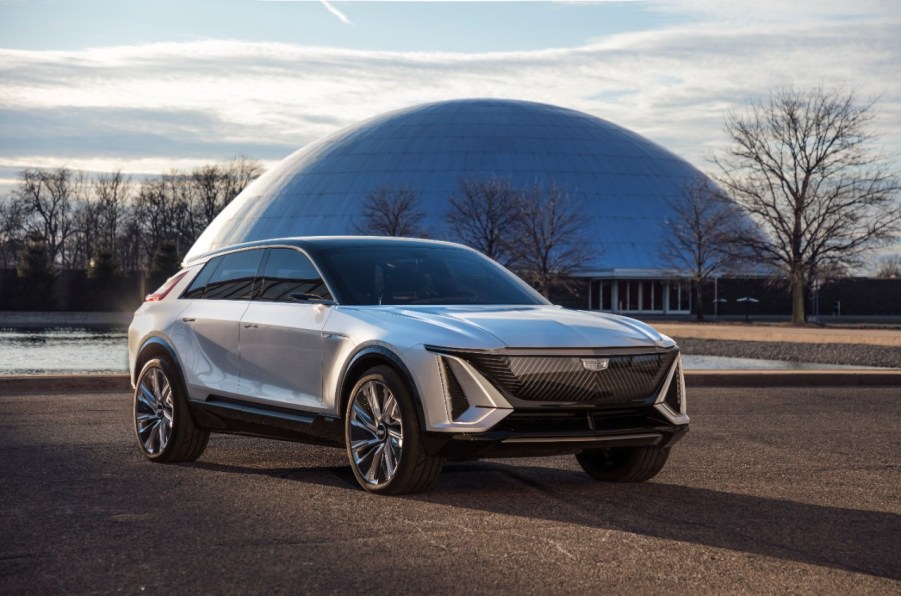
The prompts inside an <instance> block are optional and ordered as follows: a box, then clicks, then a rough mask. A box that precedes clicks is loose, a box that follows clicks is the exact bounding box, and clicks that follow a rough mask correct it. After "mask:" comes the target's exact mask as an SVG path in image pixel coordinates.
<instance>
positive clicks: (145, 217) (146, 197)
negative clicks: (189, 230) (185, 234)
mask: <svg viewBox="0 0 901 596" xmlns="http://www.w3.org/2000/svg"><path fill="white" fill-rule="evenodd" d="M181 207H182V206H181V205H179V204H178V203H177V202H176V201H175V199H174V198H173V196H172V194H171V192H169V188H168V187H167V180H166V178H165V177H160V178H155V179H150V180H145V181H144V182H143V183H142V184H141V186H140V188H139V189H138V194H137V196H136V197H135V205H134V213H135V218H136V220H137V222H139V225H140V228H139V229H140V233H141V240H142V245H143V249H144V250H143V252H144V259H143V260H144V265H145V266H149V263H150V260H151V259H152V258H153V255H155V254H156V253H157V251H158V250H159V249H160V247H161V246H162V244H163V243H164V242H172V243H175V242H176V240H177V238H178V235H179V234H178V229H179V221H180V219H181V218H182V216H183V210H182V208H181Z"/></svg>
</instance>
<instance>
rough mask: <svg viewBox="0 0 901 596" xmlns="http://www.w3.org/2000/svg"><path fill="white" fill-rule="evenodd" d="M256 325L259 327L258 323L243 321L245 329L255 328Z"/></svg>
mask: <svg viewBox="0 0 901 596" xmlns="http://www.w3.org/2000/svg"><path fill="white" fill-rule="evenodd" d="M257 327H259V325H257V324H256V323H244V328H245V329H256V328H257Z"/></svg>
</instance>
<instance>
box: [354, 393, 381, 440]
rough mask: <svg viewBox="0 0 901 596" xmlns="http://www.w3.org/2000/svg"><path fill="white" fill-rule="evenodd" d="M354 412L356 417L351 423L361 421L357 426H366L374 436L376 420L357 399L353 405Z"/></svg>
mask: <svg viewBox="0 0 901 596" xmlns="http://www.w3.org/2000/svg"><path fill="white" fill-rule="evenodd" d="M353 413H354V417H353V419H352V422H351V423H354V422H359V424H358V425H357V428H365V429H366V430H368V431H369V432H370V433H372V435H373V436H375V430H376V428H375V420H373V419H372V417H371V416H370V415H369V413H368V412H367V411H366V410H364V409H363V406H361V405H360V404H359V403H357V402H356V401H355V402H354V405H353Z"/></svg>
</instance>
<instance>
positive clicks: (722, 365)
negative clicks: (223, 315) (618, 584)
mask: <svg viewBox="0 0 901 596" xmlns="http://www.w3.org/2000/svg"><path fill="white" fill-rule="evenodd" d="M126 344H127V335H126V332H125V330H124V329H110V330H93V329H73V328H64V329H63V328H60V329H37V330H35V329H0V375H28V374H67V373H124V372H127V371H128V350H127V347H126ZM682 362H683V364H684V366H685V368H686V370H702V369H705V370H711V369H712V370H725V369H735V370H811V369H819V370H824V369H826V370H836V369H864V368H867V367H862V366H850V365H835V364H812V363H805V362H784V361H779V360H754V359H751V358H726V357H723V356H694V355H683V356H682Z"/></svg>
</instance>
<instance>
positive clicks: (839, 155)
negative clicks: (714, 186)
mask: <svg viewBox="0 0 901 596" xmlns="http://www.w3.org/2000/svg"><path fill="white" fill-rule="evenodd" d="M873 106H874V104H873V103H872V102H870V103H864V104H859V103H858V102H857V100H856V98H855V95H854V93H853V92H846V91H843V90H834V91H827V90H824V89H821V88H817V89H813V90H811V91H806V92H805V91H797V90H793V89H780V90H777V91H775V92H773V93H772V94H771V96H770V98H769V100H768V101H766V102H758V103H755V104H752V105H751V106H750V107H749V108H748V109H747V111H746V112H745V113H744V114H735V113H731V114H729V115H728V116H727V117H726V119H725V130H726V133H727V135H728V136H729V139H730V143H731V144H730V147H729V149H728V150H727V151H726V152H725V153H724V154H723V155H722V156H720V157H718V158H716V159H715V160H714V162H715V163H716V165H717V166H718V167H719V171H720V176H719V177H718V179H719V182H720V183H721V184H722V185H723V187H724V188H725V189H726V191H727V192H728V193H729V194H730V195H731V196H732V197H733V198H734V199H735V201H736V202H737V203H738V204H740V205H741V206H742V207H744V208H745V209H746V210H747V212H748V213H750V215H751V217H752V218H753V219H754V220H755V221H756V223H757V224H759V225H760V227H761V232H762V233H760V234H748V235H744V236H742V237H740V238H739V240H741V242H742V243H743V244H744V245H745V246H746V247H747V248H748V249H750V251H751V252H752V253H753V255H754V256H755V258H756V259H758V260H759V261H760V262H762V263H766V264H769V265H773V266H775V267H778V268H779V269H780V270H781V271H783V272H784V273H785V275H786V276H787V277H788V280H789V282H790V284H791V291H792V322H794V323H796V324H800V323H804V322H805V312H804V296H805V286H806V285H807V284H808V283H810V281H811V280H812V279H814V278H815V277H816V276H817V274H818V272H820V271H825V270H827V269H835V268H842V267H849V266H854V265H858V264H860V263H861V260H862V257H863V255H864V254H865V253H866V252H867V251H868V250H869V249H871V248H873V247H874V246H878V245H879V244H881V243H882V242H884V241H886V240H888V239H890V238H892V237H894V236H895V235H896V234H897V232H898V227H899V223H901V206H899V202H898V200H897V195H898V190H899V182H898V179H897V178H896V176H895V175H894V174H893V173H892V171H891V168H890V162H889V161H888V160H887V159H886V158H884V157H883V156H882V155H880V154H879V153H878V152H877V151H876V150H875V149H874V148H873V141H874V139H875V134H874V133H873V132H872V130H871V124H872V122H873V118H874V115H875V114H874V109H873Z"/></svg>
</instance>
